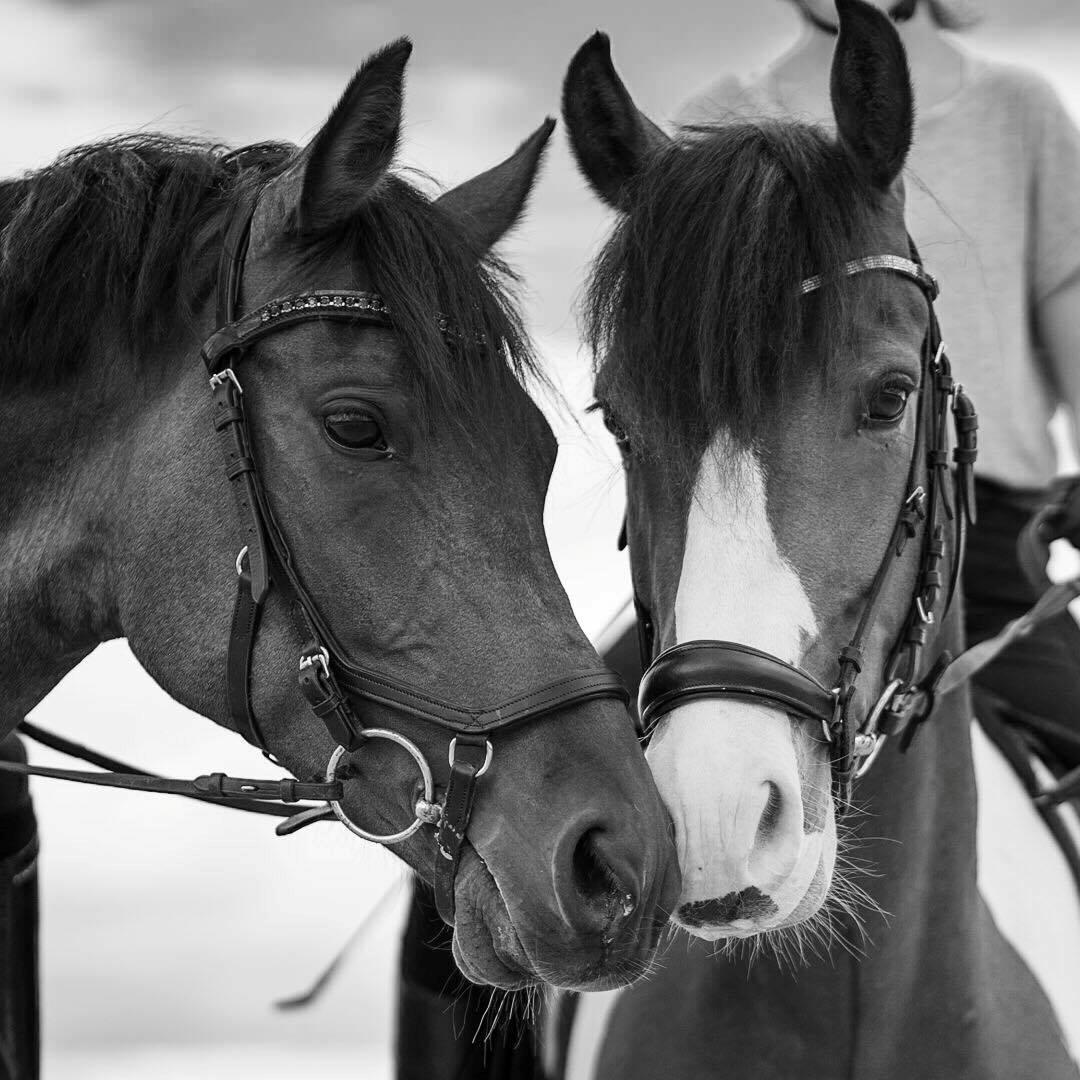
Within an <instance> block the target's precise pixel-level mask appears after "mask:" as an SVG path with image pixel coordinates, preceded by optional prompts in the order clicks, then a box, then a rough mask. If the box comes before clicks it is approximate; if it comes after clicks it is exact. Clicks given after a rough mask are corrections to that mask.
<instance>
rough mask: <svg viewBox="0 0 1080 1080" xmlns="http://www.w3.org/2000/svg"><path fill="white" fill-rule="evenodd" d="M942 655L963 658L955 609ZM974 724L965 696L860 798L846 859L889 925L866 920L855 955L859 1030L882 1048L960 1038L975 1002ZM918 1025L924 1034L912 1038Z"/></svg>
mask: <svg viewBox="0 0 1080 1080" xmlns="http://www.w3.org/2000/svg"><path fill="white" fill-rule="evenodd" d="M938 646H939V648H947V649H949V650H950V651H951V652H952V653H953V654H954V655H956V654H957V653H959V652H960V651H961V649H962V646H963V630H962V624H961V611H960V608H959V605H956V606H955V607H954V608H953V611H952V612H951V613H950V615H949V616H948V618H947V619H946V620H945V621H944V625H943V626H942V629H941V631H940V637H939V639H938ZM971 719H972V711H971V705H970V700H969V698H968V695H967V693H966V691H964V690H959V691H956V692H954V693H953V694H951V695H949V696H948V697H947V698H945V699H943V700H942V701H941V702H940V703H939V704H938V706H937V708H936V709H935V711H934V713H933V715H932V717H931V719H930V720H928V721H927V722H926V723H924V724H923V725H922V727H921V728H920V729H919V731H918V732H917V734H916V737H915V740H914V743H913V744H912V746H911V748H910V749H909V750H908V752H907V753H903V754H902V753H899V752H897V751H896V750H895V748H893V749H892V752H891V753H887V754H885V755H883V756H882V760H881V761H879V763H878V767H877V770H876V771H875V772H873V773H872V774H871V775H870V776H868V777H867V778H866V779H865V780H864V781H863V782H862V783H861V784H860V786H859V788H858V790H857V793H856V794H857V798H858V801H859V802H860V803H861V804H862V805H863V806H864V808H865V810H866V813H867V816H866V818H865V819H863V820H862V821H861V822H860V823H859V825H858V826H857V833H858V834H861V835H862V836H863V837H866V838H867V839H864V840H862V841H861V842H859V843H858V844H857V846H856V848H855V850H854V851H853V856H854V858H856V859H857V860H859V861H864V862H865V863H867V864H869V866H870V868H871V869H872V871H873V872H874V874H876V875H877V876H874V877H871V878H869V879H862V880H861V881H860V884H862V885H863V887H864V888H866V890H867V892H868V893H869V894H870V897H871V898H872V900H873V901H874V903H876V904H877V905H878V906H879V907H880V908H881V909H882V911H884V912H888V920H887V925H885V924H884V923H883V922H882V920H881V919H879V918H877V917H874V916H871V917H870V918H869V919H868V921H867V929H868V933H869V936H870V938H871V939H872V941H871V943H869V944H867V943H863V945H862V948H863V949H864V951H865V958H864V959H863V961H862V962H861V963H860V964H859V965H857V974H856V978H857V980H858V982H859V984H860V993H859V995H858V997H859V1009H860V1014H861V1030H863V1031H873V1032H874V1033H875V1039H877V1040H880V1042H881V1043H882V1044H885V1045H887V1044H888V1041H889V1038H890V1037H891V1036H895V1037H896V1038H897V1039H901V1038H908V1037H910V1034H911V1031H912V1030H919V1031H920V1037H923V1036H925V1037H927V1038H932V1037H933V1034H934V1033H935V1031H936V1030H937V1029H938V1028H939V1027H940V1029H941V1030H942V1031H943V1032H945V1031H950V1032H951V1034H950V1036H949V1037H951V1038H956V1037H957V1036H956V1031H958V1030H960V1028H962V1027H964V1024H962V1023H961V1020H962V1018H963V1016H964V1015H965V1010H966V1009H968V1008H969V1006H970V1003H971V1001H972V999H973V997H974V992H975V980H976V979H977V978H978V970H977V969H978V963H977V959H978V955H979V937H978V935H979V927H980V919H979V910H978V905H979V898H978V890H977V882H976V876H975V870H976V862H975V839H976V838H975V826H976V817H977V805H976V792H975V776H974V768H973V764H972V754H971V738H970V725H971ZM871 837H872V838H873V839H870V838H871ZM946 989H947V993H943V992H942V991H944V990H946ZM916 1017H918V1018H920V1021H921V1018H924V1017H925V1018H926V1019H925V1021H924V1022H925V1023H926V1024H927V1025H928V1026H926V1027H919V1026H918V1024H917V1025H916V1028H915V1029H913V1028H912V1026H911V1025H912V1023H913V1018H916ZM958 1024H959V1027H955V1026H952V1025H958Z"/></svg>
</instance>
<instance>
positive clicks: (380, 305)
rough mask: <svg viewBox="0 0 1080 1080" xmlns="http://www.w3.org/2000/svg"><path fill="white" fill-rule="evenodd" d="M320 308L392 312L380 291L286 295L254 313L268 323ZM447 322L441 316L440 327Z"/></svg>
mask: <svg viewBox="0 0 1080 1080" xmlns="http://www.w3.org/2000/svg"><path fill="white" fill-rule="evenodd" d="M320 308H353V309H356V310H359V311H372V312H374V313H375V314H377V315H387V316H389V314H390V308H389V306H388V305H387V303H386V301H385V300H384V299H383V298H382V297H381V296H379V294H378V293H366V292H341V293H325V294H311V293H304V294H301V295H299V296H290V297H286V298H285V299H284V300H271V301H270V303H268V304H263V306H262V307H261V308H258V310H257V311H256V312H254V313H253V314H257V315H258V316H259V321H260V322H264V323H266V322H271V321H272V320H273V319H277V318H279V317H280V316H281V315H287V314H289V313H290V312H293V311H312V310H315V311H317V310H319V309H320ZM445 323H447V319H446V317H445V316H440V317H439V327H440V329H445V326H444V325H443V324H445Z"/></svg>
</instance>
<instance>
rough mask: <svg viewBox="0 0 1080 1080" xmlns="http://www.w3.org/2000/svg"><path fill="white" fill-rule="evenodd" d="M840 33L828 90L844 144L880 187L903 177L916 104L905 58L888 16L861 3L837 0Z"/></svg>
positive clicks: (897, 35)
mask: <svg viewBox="0 0 1080 1080" xmlns="http://www.w3.org/2000/svg"><path fill="white" fill-rule="evenodd" d="M836 10H837V13H838V14H839V16H840V33H839V37H838V39H837V42H836V53H835V55H834V56H833V63H832V78H831V82H830V91H831V96H832V107H833V115H834V116H835V117H836V130H837V133H838V135H839V137H840V142H841V143H842V145H843V146H844V148H845V149H846V150H847V151H848V153H849V154H850V155H851V157H852V158H853V159H854V160H855V162H856V163H857V165H858V166H859V168H860V170H861V171H862V172H863V173H865V175H866V176H867V177H868V178H869V179H870V181H871V182H872V183H873V184H875V185H876V186H877V187H879V188H888V187H889V186H890V185H891V184H892V182H893V181H894V180H895V179H896V178H897V177H898V176H899V175H900V171H901V169H903V167H904V161H905V160H906V158H907V155H908V151H909V150H910V149H911V137H912V129H913V127H914V124H915V104H914V100H913V97H912V92H911V76H910V74H909V73H908V65H907V56H906V54H905V53H904V46H903V44H902V43H901V41H900V35H899V34H898V33H897V32H896V28H895V27H894V26H893V24H892V22H891V21H890V19H889V17H888V16H887V15H886V14H885V13H884V12H883V11H880V10H878V8H876V7H874V6H873V5H872V4H867V3H864V2H863V0H836Z"/></svg>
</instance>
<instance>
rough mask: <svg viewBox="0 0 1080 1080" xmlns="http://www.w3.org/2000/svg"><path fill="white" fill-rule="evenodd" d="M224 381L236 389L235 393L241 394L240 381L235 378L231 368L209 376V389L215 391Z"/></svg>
mask: <svg viewBox="0 0 1080 1080" xmlns="http://www.w3.org/2000/svg"><path fill="white" fill-rule="evenodd" d="M226 379H227V380H228V381H229V382H231V383H232V384H233V386H235V387H236V392H237V393H238V394H242V393H243V392H244V388H243V387H242V386H241V385H240V380H239V379H238V378H237V377H236V372H235V371H233V369H232V368H231V367H227V368H223V369H222V370H221V371H215V372H214V374H213V375H211V376H210V389H211V390H216V389H217V388H218V387H219V386H220V385H221V384H222V383H223V382H225V381H226Z"/></svg>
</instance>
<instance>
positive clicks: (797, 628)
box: [675, 439, 817, 664]
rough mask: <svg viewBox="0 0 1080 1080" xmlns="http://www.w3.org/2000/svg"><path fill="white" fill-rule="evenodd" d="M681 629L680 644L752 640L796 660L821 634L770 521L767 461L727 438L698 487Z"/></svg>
mask: <svg viewBox="0 0 1080 1080" xmlns="http://www.w3.org/2000/svg"><path fill="white" fill-rule="evenodd" d="M675 632H676V635H677V638H678V640H679V641H691V640H693V639H695V638H713V639H719V640H723V641H737V642H739V643H740V644H742V645H752V646H753V647H754V648H756V649H761V650H762V651H763V652H768V653H772V655H773V656H777V657H779V658H780V659H781V660H786V661H787V662H788V663H789V664H797V663H798V661H799V657H800V654H801V652H802V643H803V640H804V639H805V637H806V636H807V635H809V636H816V634H817V623H816V621H815V619H814V612H813V609H812V608H811V606H810V598H809V597H808V596H807V595H806V591H805V590H804V589H803V587H802V582H801V581H800V580H799V575H798V574H797V573H796V572H795V570H794V569H793V568H792V566H791V564H790V563H789V562H788V561H787V560H786V559H785V558H784V557H783V555H781V554H780V550H779V548H778V547H777V544H776V537H775V536H774V535H773V531H772V527H771V526H770V525H769V519H768V516H767V514H766V491H765V477H764V474H763V472H762V469H761V465H760V463H759V462H758V460H757V458H756V457H755V456H754V454H753V453H752V452H751V451H749V450H743V449H736V448H734V447H732V446H730V444H729V443H727V440H726V439H721V440H717V441H716V442H714V443H713V445H712V446H711V447H710V448H709V450H708V451H707V452H706V454H705V456H704V458H703V459H702V462H701V468H700V469H699V471H698V477H697V481H696V483H695V485H694V497H693V500H692V501H691V504H690V512H689V515H688V517H687V522H686V548H685V551H684V553H683V563H682V574H681V575H680V577H679V591H678V593H677V595H676V597H675Z"/></svg>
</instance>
